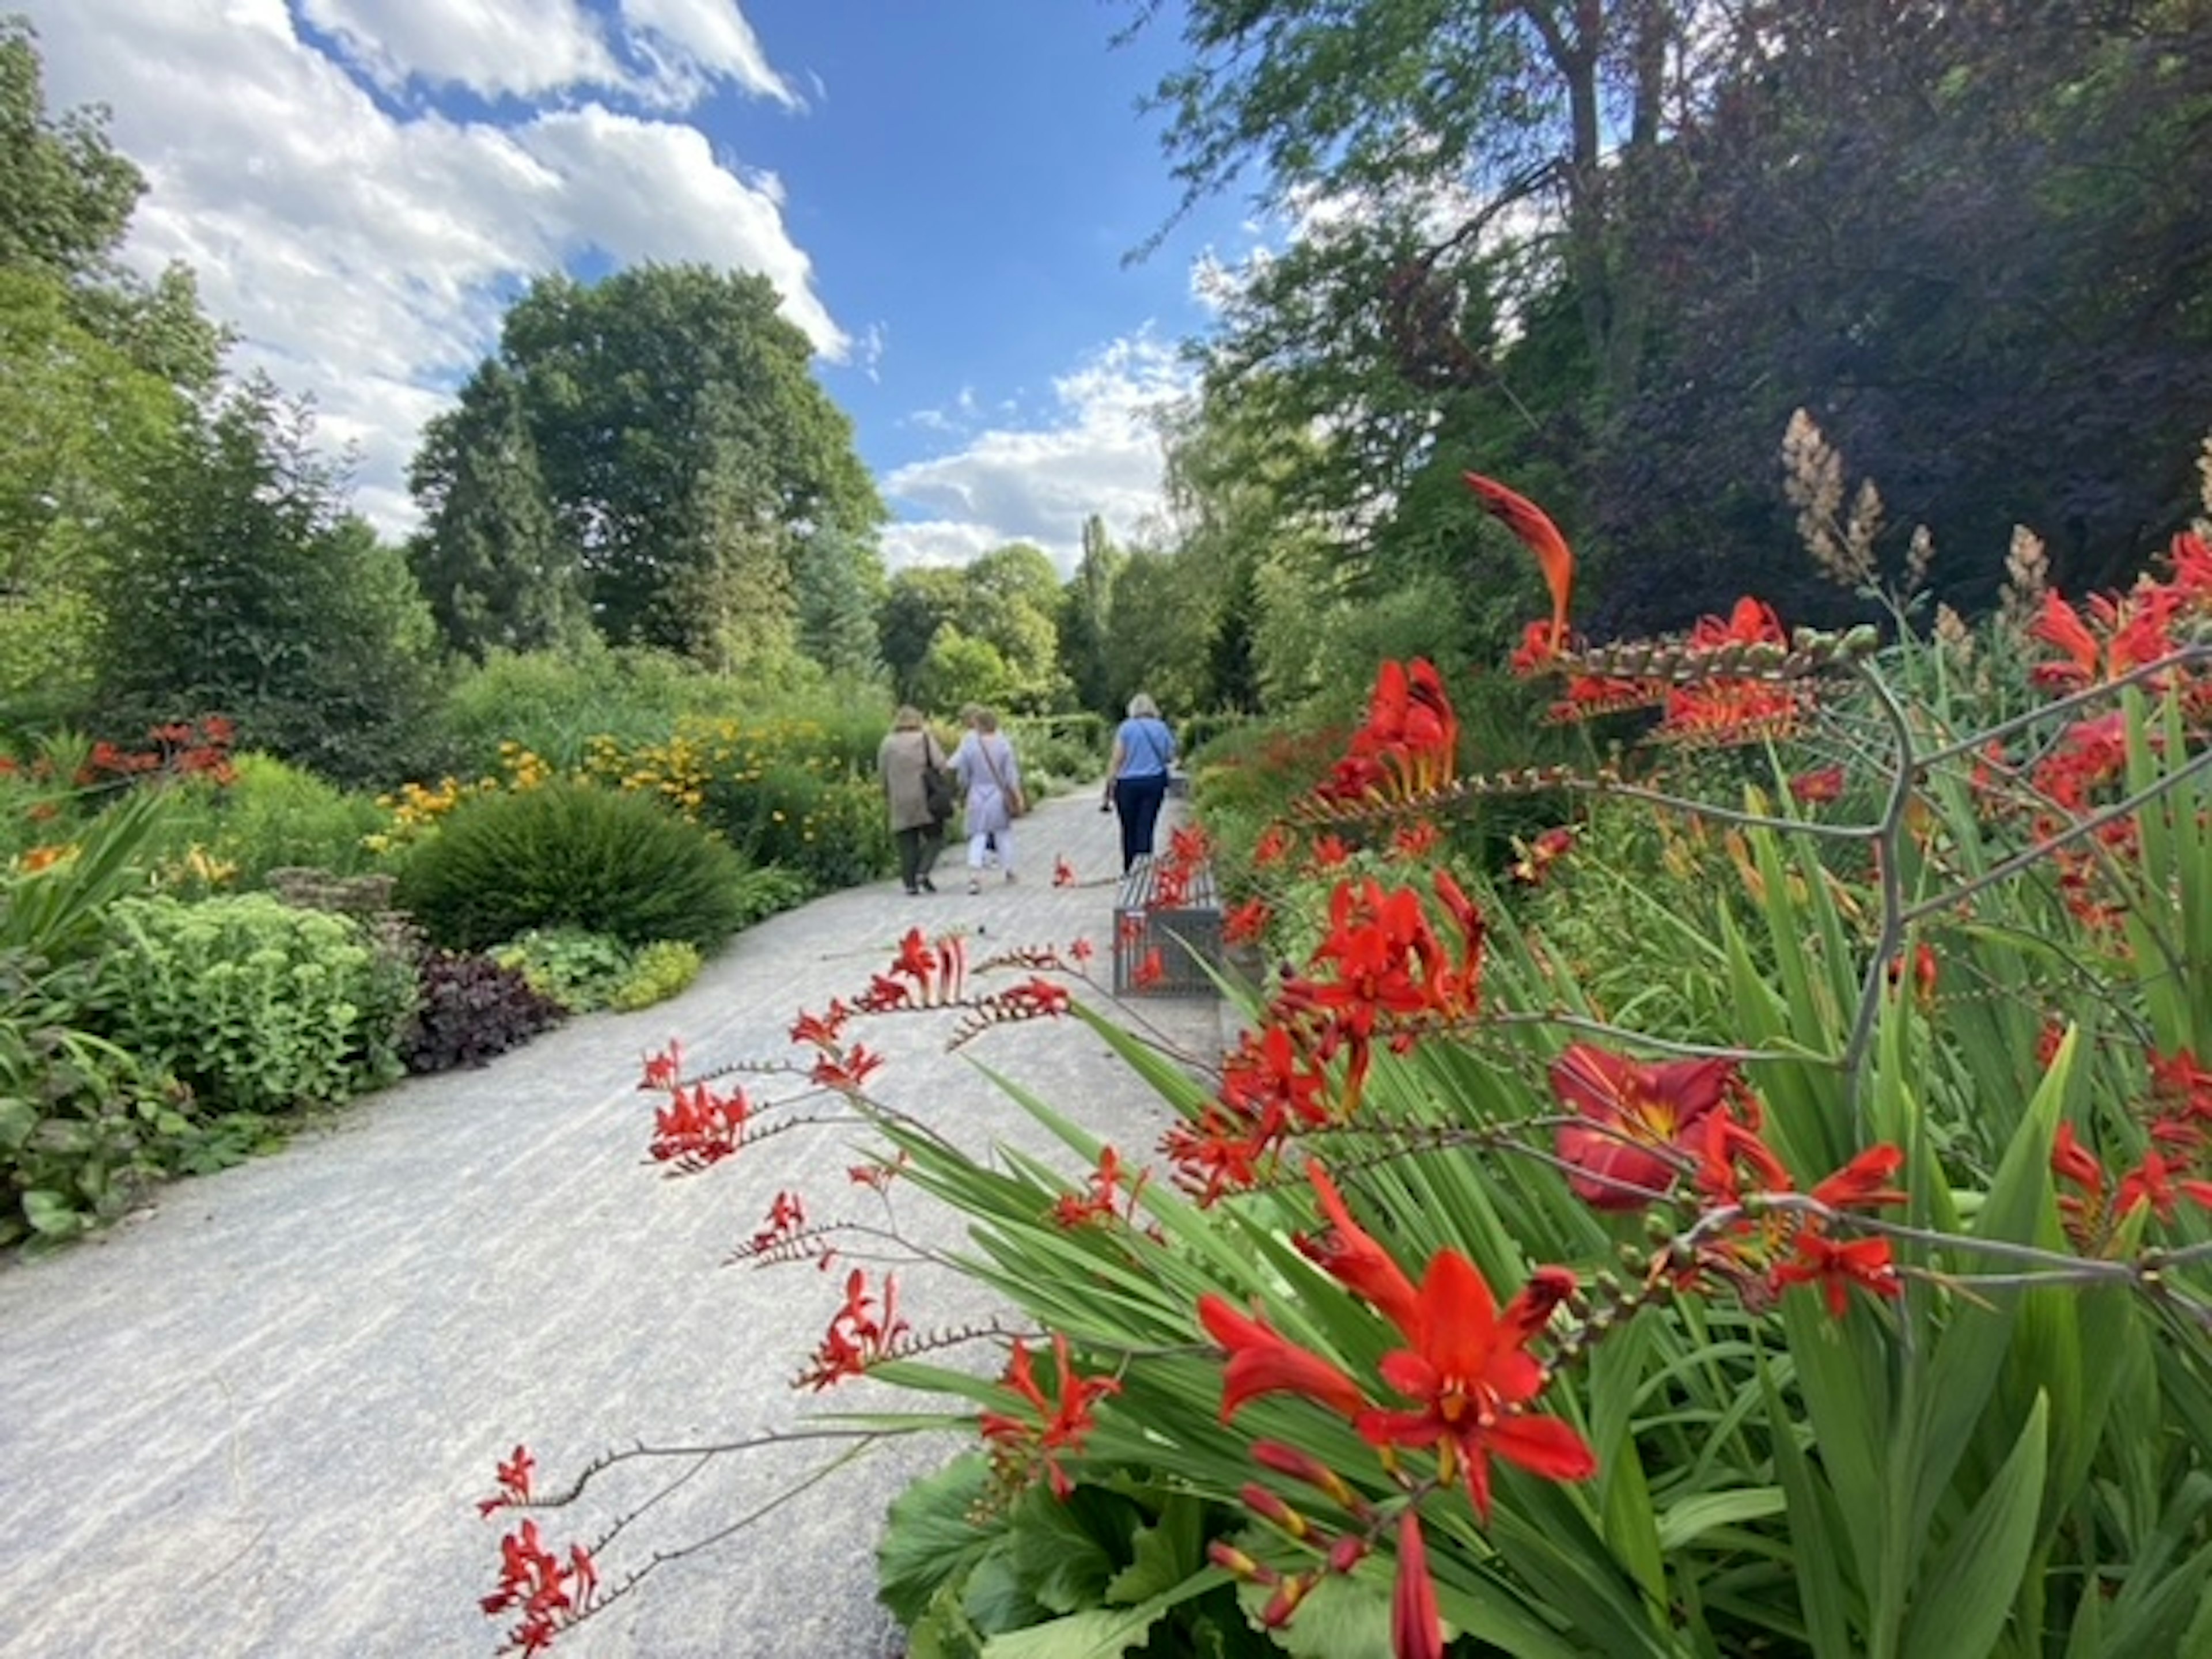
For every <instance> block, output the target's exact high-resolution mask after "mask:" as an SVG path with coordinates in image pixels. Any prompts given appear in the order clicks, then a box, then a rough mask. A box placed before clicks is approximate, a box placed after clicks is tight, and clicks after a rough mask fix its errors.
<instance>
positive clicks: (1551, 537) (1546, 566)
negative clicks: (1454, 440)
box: [1464, 472, 1575, 655]
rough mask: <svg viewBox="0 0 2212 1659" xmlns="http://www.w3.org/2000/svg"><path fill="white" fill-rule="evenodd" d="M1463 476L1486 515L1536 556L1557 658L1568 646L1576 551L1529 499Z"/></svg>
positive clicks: (1472, 475)
mask: <svg viewBox="0 0 2212 1659" xmlns="http://www.w3.org/2000/svg"><path fill="white" fill-rule="evenodd" d="M1464 476H1465V477H1466V479H1467V486H1468V489H1472V490H1473V491H1474V493H1475V496H1476V498H1477V499H1478V500H1480V501H1481V502H1482V508H1483V511H1484V512H1486V513H1489V514H1490V516H1491V517H1492V518H1493V519H1496V520H1498V522H1499V523H1500V524H1502V525H1504V526H1505V527H1506V528H1507V529H1508V530H1510V531H1511V532H1513V533H1514V534H1515V535H1516V536H1517V537H1519V538H1521V541H1522V544H1523V545H1524V546H1526V547H1527V548H1528V550H1529V551H1530V552H1531V553H1534V555H1535V556H1536V563H1537V565H1538V566H1539V568H1541V569H1542V571H1543V573H1544V586H1546V587H1547V588H1548V589H1549V590H1550V591H1551V595H1552V650H1553V654H1555V655H1556V654H1557V653H1559V652H1560V651H1562V650H1564V649H1565V647H1566V642H1567V601H1568V600H1569V599H1571V598H1572V597H1573V595H1574V588H1575V556H1574V551H1573V550H1572V549H1571V548H1570V547H1569V546H1568V545H1567V538H1565V536H1562V535H1561V534H1560V533H1559V526H1557V525H1555V524H1553V522H1552V520H1551V517H1550V515H1549V514H1547V513H1546V512H1545V511H1544V509H1543V508H1542V507H1539V506H1537V505H1536V503H1535V502H1534V501H1530V500H1529V499H1528V497H1527V496H1526V495H1522V494H1520V493H1519V492H1518V491H1516V490H1512V489H1507V488H1506V487H1505V486H1504V484H1502V483H1498V481H1497V480H1496V479H1495V478H1486V477H1483V476H1482V475H1481V474H1480V473H1479V472H1469V473H1467V474H1465V475H1464Z"/></svg>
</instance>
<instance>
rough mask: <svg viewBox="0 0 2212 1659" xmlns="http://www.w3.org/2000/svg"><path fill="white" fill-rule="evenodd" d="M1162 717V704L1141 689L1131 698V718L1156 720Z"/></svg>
mask: <svg viewBox="0 0 2212 1659" xmlns="http://www.w3.org/2000/svg"><path fill="white" fill-rule="evenodd" d="M1159 717H1160V706H1159V704H1158V703H1156V702H1153V701H1152V698H1150V697H1149V696H1146V695H1145V693H1143V692H1142V691H1139V692H1138V693H1137V695H1136V696H1133V697H1132V698H1130V699H1129V718H1130V719H1131V720H1158V719H1159Z"/></svg>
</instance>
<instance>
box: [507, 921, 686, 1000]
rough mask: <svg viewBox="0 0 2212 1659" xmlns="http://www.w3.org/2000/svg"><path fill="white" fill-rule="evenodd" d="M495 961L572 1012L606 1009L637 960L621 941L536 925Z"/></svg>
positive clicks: (576, 930)
mask: <svg viewBox="0 0 2212 1659" xmlns="http://www.w3.org/2000/svg"><path fill="white" fill-rule="evenodd" d="M648 948H650V947H648ZM687 948H688V947H687ZM692 954H693V955H694V956H696V955H697V954H698V952H697V951H693V952H692ZM491 957H492V960H493V961H494V962H496V963H499V965H500V966H501V967H502V968H512V969H515V970H516V971H518V972H519V973H520V974H521V975H522V976H523V977H524V978H525V979H526V980H528V981H530V988H531V989H532V990H533V991H535V992H537V993H538V994H539V995H540V996H548V997H550V998H552V999H553V1000H554V1001H556V1002H557V1003H559V1004H560V1005H561V1006H562V1007H563V1008H566V1009H567V1010H568V1012H570V1013H572V1014H587V1013H589V1012H592V1010H593V1009H595V1008H604V1007H605V1006H607V1004H608V1002H609V1000H611V995H612V994H613V992H614V991H615V989H616V987H618V986H620V985H622V984H623V982H624V981H626V980H628V979H629V976H630V975H631V972H632V971H633V969H634V968H635V962H636V959H635V957H634V956H633V954H632V952H631V951H630V949H629V946H628V945H624V944H623V942H622V941H621V940H620V939H614V938H611V937H610V936H608V935H607V934H605V933H587V932H586V931H585V930H584V929H583V928H581V927H535V928H532V930H531V931H530V932H528V933H524V934H522V935H521V936H520V938H518V939H513V940H512V941H510V942H509V943H507V944H506V945H501V946H500V948H499V949H498V950H496V951H493V952H492V953H491Z"/></svg>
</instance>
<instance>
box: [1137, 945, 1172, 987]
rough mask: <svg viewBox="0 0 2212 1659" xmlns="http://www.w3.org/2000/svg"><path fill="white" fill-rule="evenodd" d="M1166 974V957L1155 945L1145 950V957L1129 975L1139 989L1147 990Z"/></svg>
mask: <svg viewBox="0 0 2212 1659" xmlns="http://www.w3.org/2000/svg"><path fill="white" fill-rule="evenodd" d="M1167 976H1168V965H1167V962H1166V959H1165V958H1164V957H1162V956H1161V955H1160V947H1159V946H1158V945H1154V946H1153V947H1152V949H1151V950H1149V951H1146V952H1145V959H1144V960H1143V961H1142V962H1139V963H1138V964H1137V971H1136V972H1135V973H1134V974H1133V975H1131V976H1130V977H1131V981H1132V983H1133V984H1134V985H1135V986H1136V987H1137V988H1138V989H1139V991H1149V990H1151V989H1152V987H1153V986H1155V985H1158V983H1159V982H1160V981H1162V980H1164V979H1165V978H1166V977H1167Z"/></svg>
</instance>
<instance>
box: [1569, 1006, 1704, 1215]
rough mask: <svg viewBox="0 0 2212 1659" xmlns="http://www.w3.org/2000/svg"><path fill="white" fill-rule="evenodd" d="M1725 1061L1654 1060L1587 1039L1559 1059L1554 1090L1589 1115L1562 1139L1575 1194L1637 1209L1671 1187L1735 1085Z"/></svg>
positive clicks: (1597, 1203)
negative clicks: (1611, 1049) (1703, 1128)
mask: <svg viewBox="0 0 2212 1659" xmlns="http://www.w3.org/2000/svg"><path fill="white" fill-rule="evenodd" d="M1735 1083H1736V1071H1735V1064H1734V1062H1733V1061H1730V1060H1668V1061H1666V1062H1664V1063H1662V1064H1651V1063H1648V1062H1645V1061H1642V1060H1631V1059H1630V1058H1629V1057H1628V1056H1627V1055H1626V1054H1613V1053H1611V1052H1609V1051H1607V1050H1606V1049H1603V1048H1596V1047H1594V1046H1593V1045H1591V1044H1589V1043H1587V1042H1577V1043H1571V1044H1569V1045H1568V1047H1567V1048H1565V1050H1564V1051H1563V1052H1562V1053H1561V1054H1560V1055H1559V1059H1557V1060H1554V1061H1553V1063H1552V1092H1553V1095H1554V1096H1555V1097H1558V1099H1559V1103H1560V1104H1561V1105H1562V1106H1565V1108H1566V1109H1568V1110H1569V1111H1571V1112H1573V1113H1575V1114H1576V1115H1577V1116H1579V1117H1581V1118H1583V1119H1584V1120H1585V1121H1583V1122H1581V1123H1568V1124H1563V1125H1561V1126H1560V1127H1559V1133H1558V1136H1557V1139H1556V1142H1555V1146H1556V1150H1557V1151H1558V1152H1559V1158H1560V1160H1561V1161H1562V1162H1563V1163H1565V1164H1567V1165H1568V1166H1569V1169H1568V1175H1567V1184H1568V1185H1569V1186H1570V1187H1571V1188H1573V1189H1574V1193H1575V1196H1577V1198H1579V1199H1581V1200H1583V1202H1584V1203H1586V1204H1589V1205H1590V1206H1592V1207H1594V1208H1596V1209H1601V1210H1638V1209H1641V1208H1643V1207H1644V1206H1645V1205H1647V1204H1649V1203H1650V1202H1651V1201H1652V1200H1653V1199H1655V1198H1658V1197H1661V1196H1662V1195H1663V1194H1666V1193H1668V1192H1669V1191H1671V1190H1672V1189H1673V1188H1674V1182H1675V1178H1676V1177H1677V1176H1679V1175H1680V1173H1681V1171H1682V1170H1683V1169H1684V1168H1686V1167H1687V1165H1688V1164H1689V1161H1690V1157H1691V1154H1692V1152H1693V1151H1694V1150H1695V1149H1696V1148H1697V1146H1699V1138H1698V1133H1697V1132H1698V1131H1699V1126H1700V1125H1701V1124H1702V1123H1703V1121H1705V1118H1706V1117H1708V1116H1709V1115H1711V1113H1712V1112H1713V1111H1714V1110H1715V1109H1717V1108H1718V1107H1719V1106H1720V1105H1721V1103H1723V1101H1725V1100H1726V1099H1727V1098H1728V1097H1729V1093H1730V1091H1732V1090H1733V1089H1734V1088H1735Z"/></svg>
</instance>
